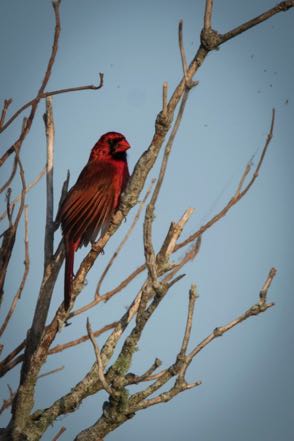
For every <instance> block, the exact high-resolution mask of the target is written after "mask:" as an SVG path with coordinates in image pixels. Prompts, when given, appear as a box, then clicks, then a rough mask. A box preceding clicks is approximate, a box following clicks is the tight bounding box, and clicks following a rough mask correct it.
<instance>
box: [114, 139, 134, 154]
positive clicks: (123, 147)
mask: <svg viewBox="0 0 294 441" xmlns="http://www.w3.org/2000/svg"><path fill="white" fill-rule="evenodd" d="M129 148H131V146H130V144H129V143H128V141H127V140H126V139H123V140H122V141H119V143H118V144H117V147H116V148H115V153H119V152H125V151H126V150H128V149H129Z"/></svg>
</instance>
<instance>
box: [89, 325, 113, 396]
mask: <svg viewBox="0 0 294 441" xmlns="http://www.w3.org/2000/svg"><path fill="white" fill-rule="evenodd" d="M87 331H88V335H89V339H90V340H91V342H92V345H93V348H94V351H95V355H96V362H97V369H98V377H99V380H100V381H101V383H102V385H103V388H104V389H105V390H106V392H107V393H109V395H111V396H112V395H114V391H113V390H112V387H111V386H110V385H109V384H108V383H107V380H106V378H105V376H104V370H103V362H102V359H101V355H100V349H99V347H98V345H97V342H96V340H95V337H94V335H93V332H92V327H91V324H90V320H89V318H87Z"/></svg>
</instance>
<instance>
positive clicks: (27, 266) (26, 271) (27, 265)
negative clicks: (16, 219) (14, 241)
mask: <svg viewBox="0 0 294 441" xmlns="http://www.w3.org/2000/svg"><path fill="white" fill-rule="evenodd" d="M24 219H25V240H24V243H25V260H24V266H25V269H24V273H23V276H22V280H21V282H20V285H19V288H18V290H17V292H16V294H15V296H14V298H13V300H12V303H11V306H10V308H9V310H8V313H7V315H6V317H5V319H4V321H3V324H2V326H1V328H0V337H1V336H2V335H3V333H4V331H5V329H6V328H7V325H8V323H9V320H10V319H11V317H12V315H13V313H14V311H15V308H16V305H17V302H18V301H19V299H20V298H21V294H22V292H23V289H24V286H25V283H26V280H27V277H28V274H29V270H30V255H29V228H28V223H29V219H28V207H27V206H25V207H24Z"/></svg>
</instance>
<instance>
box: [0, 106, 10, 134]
mask: <svg viewBox="0 0 294 441" xmlns="http://www.w3.org/2000/svg"><path fill="white" fill-rule="evenodd" d="M11 103H12V99H11V98H10V99H8V100H4V103H3V108H2V112H1V117H0V131H1V129H2V127H3V124H4V122H5V118H6V113H7V110H8V107H9V106H10V104H11ZM0 133H1V132H0Z"/></svg>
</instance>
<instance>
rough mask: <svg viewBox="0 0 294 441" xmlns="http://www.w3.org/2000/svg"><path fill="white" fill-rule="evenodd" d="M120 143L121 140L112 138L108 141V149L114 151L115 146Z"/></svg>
mask: <svg viewBox="0 0 294 441" xmlns="http://www.w3.org/2000/svg"><path fill="white" fill-rule="evenodd" d="M120 141H121V139H120V138H112V139H110V140H109V141H108V142H109V145H110V148H111V149H112V150H113V149H115V147H116V146H117V144H118V143H119V142H120Z"/></svg>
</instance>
